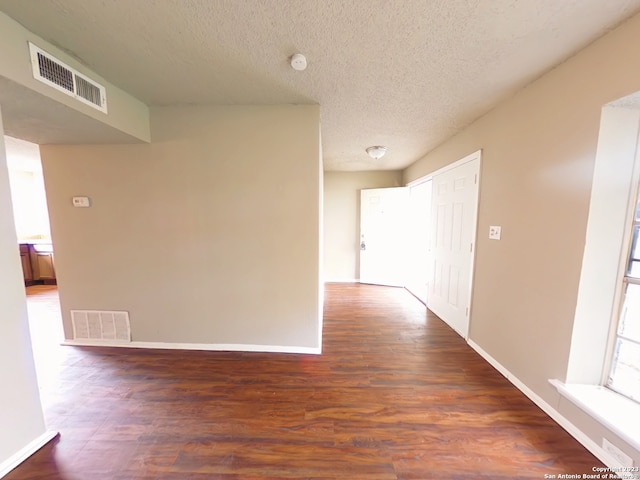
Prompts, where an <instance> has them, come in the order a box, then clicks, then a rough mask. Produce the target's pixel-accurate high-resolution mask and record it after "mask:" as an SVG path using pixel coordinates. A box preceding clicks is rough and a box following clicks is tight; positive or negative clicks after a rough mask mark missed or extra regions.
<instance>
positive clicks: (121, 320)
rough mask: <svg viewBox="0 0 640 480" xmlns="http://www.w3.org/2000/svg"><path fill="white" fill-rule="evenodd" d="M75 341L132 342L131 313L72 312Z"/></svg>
mask: <svg viewBox="0 0 640 480" xmlns="http://www.w3.org/2000/svg"><path fill="white" fill-rule="evenodd" d="M71 323H72V324H73V339H74V340H91V341H103V342H109V343H128V342H131V325H130V324H129V312H111V311H99V310H71Z"/></svg>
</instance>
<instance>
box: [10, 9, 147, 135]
mask: <svg viewBox="0 0 640 480" xmlns="http://www.w3.org/2000/svg"><path fill="white" fill-rule="evenodd" d="M27 42H32V43H34V44H35V45H37V46H38V47H40V48H42V49H43V50H45V51H46V52H47V53H49V54H51V55H54V56H55V57H56V58H58V59H59V60H61V61H63V62H64V63H66V64H67V65H68V66H69V67H71V68H74V69H76V70H77V71H79V72H80V73H83V74H85V75H87V76H88V77H89V78H91V79H93V80H95V81H97V82H99V83H100V84H102V85H103V86H104V87H105V88H106V90H107V102H108V111H109V114H108V115H105V114H104V113H102V112H100V111H98V110H96V109H95V108H93V107H90V106H88V105H85V104H83V103H82V102H79V101H77V100H75V99H74V98H72V97H69V96H68V95H66V94H65V93H62V92H59V91H57V90H56V89H54V88H51V87H49V86H47V85H45V84H43V83H42V82H40V81H38V80H35V79H34V78H33V73H32V67H31V61H30V57H29V46H28V43H27ZM0 45H1V47H0V77H4V78H6V79H8V80H10V81H11V82H15V83H16V84H18V85H20V86H23V87H26V88H27V90H24V91H23V92H24V94H25V95H29V94H30V92H38V93H40V94H42V95H43V96H44V97H48V98H51V99H53V100H55V101H56V102H58V103H60V104H63V105H66V106H67V107H70V108H72V109H74V110H77V111H79V112H81V113H83V114H84V115H86V116H88V117H91V118H94V119H96V120H98V121H100V122H102V123H105V124H107V125H109V126H111V127H114V128H116V129H117V130H120V131H121V132H124V133H126V134H128V135H130V136H132V137H133V138H136V139H139V140H143V141H148V140H149V109H148V108H147V106H146V105H145V104H144V103H142V102H141V101H139V100H137V99H136V98H134V97H132V96H131V95H129V94H128V93H126V92H124V91H123V90H121V89H119V88H118V87H116V86H115V85H112V84H111V83H109V82H107V81H106V80H105V79H104V78H102V77H100V76H99V75H97V74H96V73H94V72H92V71H91V70H89V69H88V68H87V67H85V66H84V65H82V64H81V63H79V62H78V61H77V60H76V59H75V58H73V57H71V56H70V55H68V54H66V53H65V52H63V51H62V50H60V49H59V48H56V47H54V46H53V45H51V44H50V43H48V42H46V41H44V40H43V39H42V38H40V37H38V36H37V35H35V34H33V33H31V32H30V31H29V30H27V29H26V28H24V27H23V26H22V25H20V24H19V23H18V22H16V21H15V20H13V19H12V18H10V17H8V16H7V15H5V14H4V13H2V12H0ZM26 104H27V102H25V105H26ZM25 108H26V107H25ZM39 121H40V119H34V120H33V122H32V128H34V129H37V128H40V127H39ZM47 128H50V126H47Z"/></svg>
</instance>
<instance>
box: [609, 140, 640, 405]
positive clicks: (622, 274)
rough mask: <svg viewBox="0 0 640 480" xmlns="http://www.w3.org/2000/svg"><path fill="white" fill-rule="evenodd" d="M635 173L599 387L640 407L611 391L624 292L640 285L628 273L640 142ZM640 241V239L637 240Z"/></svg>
mask: <svg viewBox="0 0 640 480" xmlns="http://www.w3.org/2000/svg"><path fill="white" fill-rule="evenodd" d="M634 157H635V159H634V164H633V173H632V187H631V188H630V191H629V198H628V200H627V211H626V222H625V227H624V239H625V240H624V243H623V244H622V245H621V248H620V252H621V255H620V260H619V265H618V278H617V280H616V288H615V296H614V308H613V311H612V312H611V313H612V314H611V321H610V323H609V333H608V338H607V347H606V353H605V357H604V363H603V366H602V374H601V380H600V385H601V386H602V387H604V388H606V389H608V390H610V391H612V392H614V393H616V394H617V395H621V396H623V397H624V398H627V399H629V400H631V401H633V402H636V403H638V404H640V399H635V398H631V397H629V396H627V395H625V394H624V393H622V392H620V391H618V390H616V389H614V388H612V387H611V386H610V385H609V379H610V378H611V373H612V370H613V367H614V363H615V362H614V359H615V355H616V343H617V341H618V337H619V335H618V328H619V326H620V320H621V315H622V309H623V308H624V299H625V292H626V288H627V284H628V283H637V284H640V278H638V279H634V278H633V277H631V278H632V281H631V282H629V280H628V275H627V272H628V271H629V265H630V263H631V255H632V253H633V252H632V248H633V244H634V242H633V240H634V230H635V229H634V227H635V226H636V225H639V226H640V220H636V210H637V208H638V206H639V205H640V139H639V141H638V143H637V149H636V155H635V156H634ZM639 237H640V234H639ZM638 241H640V238H639V239H638Z"/></svg>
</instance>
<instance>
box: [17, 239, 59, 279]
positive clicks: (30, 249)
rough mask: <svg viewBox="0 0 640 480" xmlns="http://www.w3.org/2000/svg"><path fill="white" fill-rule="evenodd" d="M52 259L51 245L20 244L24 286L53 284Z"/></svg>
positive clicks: (53, 268)
mask: <svg viewBox="0 0 640 480" xmlns="http://www.w3.org/2000/svg"><path fill="white" fill-rule="evenodd" d="M53 258H54V257H53V245H51V244H50V243H35V244H21V245H20V259H21V260H22V271H23V273H24V283H25V285H33V284H34V283H46V284H55V283H56V270H55V267H54V262H53Z"/></svg>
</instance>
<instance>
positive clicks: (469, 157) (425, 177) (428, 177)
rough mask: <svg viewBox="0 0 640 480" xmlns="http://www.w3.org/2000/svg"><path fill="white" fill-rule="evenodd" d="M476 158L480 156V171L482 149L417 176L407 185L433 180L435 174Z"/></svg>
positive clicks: (411, 185)
mask: <svg viewBox="0 0 640 480" xmlns="http://www.w3.org/2000/svg"><path fill="white" fill-rule="evenodd" d="M476 158H478V161H479V162H480V163H479V164H478V172H480V166H481V163H482V160H481V159H482V149H480V150H476V151H475V152H473V153H470V154H469V155H467V156H465V157H462V158H461V159H460V160H456V161H455V162H453V163H450V164H448V165H445V166H444V167H441V168H439V169H438V170H434V171H433V172H431V173H428V174H426V175H423V176H422V177H420V178H416V179H415V180H412V181H411V182H409V183H407V185H406V186H407V187H413V186H415V185H418V184H420V183H423V182H427V181H429V180H432V179H433V177H434V176H436V175H439V174H441V173H444V172H446V171H447V170H451V169H452V168H456V167H459V166H460V165H464V164H465V163H467V162H470V161H471V160H475V159H476ZM479 185H480V173H478V186H479Z"/></svg>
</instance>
